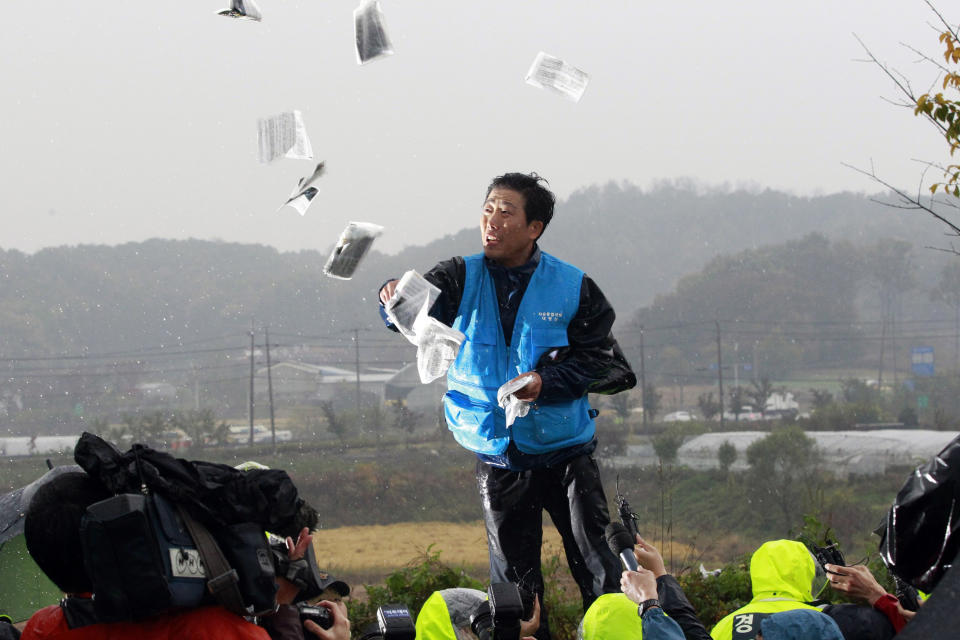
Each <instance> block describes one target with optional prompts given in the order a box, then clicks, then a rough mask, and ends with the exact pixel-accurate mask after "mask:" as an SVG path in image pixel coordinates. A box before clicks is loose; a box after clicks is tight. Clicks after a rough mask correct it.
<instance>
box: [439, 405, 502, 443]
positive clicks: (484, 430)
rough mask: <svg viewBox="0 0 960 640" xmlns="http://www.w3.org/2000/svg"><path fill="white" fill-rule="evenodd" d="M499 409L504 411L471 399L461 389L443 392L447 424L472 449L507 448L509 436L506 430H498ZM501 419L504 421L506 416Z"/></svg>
mask: <svg viewBox="0 0 960 640" xmlns="http://www.w3.org/2000/svg"><path fill="white" fill-rule="evenodd" d="M498 410H499V411H500V413H501V414H502V413H503V410H502V409H499V407H494V406H493V405H492V404H490V403H488V402H483V401H481V400H477V399H475V398H471V397H470V396H468V395H466V394H465V393H462V392H460V391H456V390H450V391H447V392H446V393H445V394H444V395H443V411H444V414H445V415H446V418H447V426H448V427H449V428H450V431H452V432H453V435H454V437H455V438H456V439H457V442H459V443H460V444H462V445H463V446H465V447H467V448H468V449H470V450H472V451H477V452H480V453H502V452H503V451H504V450H505V449H506V444H507V441H508V436H507V434H506V433H498V430H497V423H498V420H497V416H496V414H497V411H498ZM499 422H500V423H501V424H503V417H502V416H501V418H500V420H499ZM503 430H504V431H505V429H503ZM500 441H502V442H500Z"/></svg>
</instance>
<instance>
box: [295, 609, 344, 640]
mask: <svg viewBox="0 0 960 640" xmlns="http://www.w3.org/2000/svg"><path fill="white" fill-rule="evenodd" d="M317 606H318V607H323V608H325V609H327V610H328V611H329V612H330V613H331V614H332V615H333V626H332V627H330V628H329V629H324V628H323V627H321V626H320V625H318V624H317V623H316V622H314V621H313V620H307V621H306V622H304V623H303V628H304V629H306V630H307V631H309V632H310V633H312V634H313V635H315V636H317V637H318V638H322V639H323V640H350V619H349V618H348V617H347V605H345V604H343V602H330V601H329V600H322V601H320V602H318V603H317Z"/></svg>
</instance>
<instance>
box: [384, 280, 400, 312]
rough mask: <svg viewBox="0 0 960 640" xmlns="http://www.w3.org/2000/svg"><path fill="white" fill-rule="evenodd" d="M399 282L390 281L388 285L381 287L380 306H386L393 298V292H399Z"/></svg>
mask: <svg viewBox="0 0 960 640" xmlns="http://www.w3.org/2000/svg"><path fill="white" fill-rule="evenodd" d="M399 282H400V281H399V280H390V281H389V282H387V284H385V285H383V286H382V287H380V304H382V305H384V306H386V304H387V300H389V299H390V298H392V297H393V292H394V291H396V290H397V284H398V283H399Z"/></svg>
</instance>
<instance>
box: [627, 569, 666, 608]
mask: <svg viewBox="0 0 960 640" xmlns="http://www.w3.org/2000/svg"><path fill="white" fill-rule="evenodd" d="M620 590H621V591H623V593H624V594H626V596H627V597H628V598H630V599H631V600H633V601H634V602H636V603H637V604H640V603H641V602H643V601H644V600H656V599H657V577H656V576H655V575H653V571H649V570H647V569H644V568H643V567H640V570H639V571H624V572H623V573H622V574H621V575H620Z"/></svg>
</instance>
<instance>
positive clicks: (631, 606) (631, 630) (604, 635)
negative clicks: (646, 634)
mask: <svg viewBox="0 0 960 640" xmlns="http://www.w3.org/2000/svg"><path fill="white" fill-rule="evenodd" d="M642 634H643V622H642V621H641V620H640V616H638V615H637V605H636V604H635V603H634V602H632V601H631V600H629V599H628V598H627V596H625V595H624V594H622V593H605V594H603V595H602V596H600V597H599V598H597V599H596V600H594V601H593V604H592V605H590V608H589V609H587V613H586V614H584V616H583V620H582V621H581V622H580V628H579V629H578V630H577V640H608V639H613V638H617V639H619V638H623V639H624V640H626V639H627V638H640V637H641V636H642Z"/></svg>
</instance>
